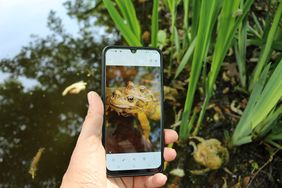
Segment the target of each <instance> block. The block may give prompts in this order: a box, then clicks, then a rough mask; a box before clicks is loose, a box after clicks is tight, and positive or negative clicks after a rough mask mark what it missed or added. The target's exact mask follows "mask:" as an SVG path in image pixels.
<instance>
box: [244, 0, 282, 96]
mask: <svg viewBox="0 0 282 188" xmlns="http://www.w3.org/2000/svg"><path fill="white" fill-rule="evenodd" d="M281 16H282V3H281V2H280V4H279V6H278V8H277V10H276V12H275V16H274V19H273V23H272V26H271V28H270V31H269V33H268V36H267V40H266V44H265V46H264V47H263V49H262V53H261V55H260V58H259V62H258V64H257V66H256V68H255V71H254V74H253V77H252V79H251V82H250V87H249V90H252V88H253V85H254V84H255V83H256V82H257V80H258V78H259V75H260V73H261V71H262V69H263V67H264V66H265V64H266V63H268V60H269V56H270V53H271V46H272V43H273V41H274V37H275V33H276V32H277V29H278V28H279V22H280V19H281Z"/></svg>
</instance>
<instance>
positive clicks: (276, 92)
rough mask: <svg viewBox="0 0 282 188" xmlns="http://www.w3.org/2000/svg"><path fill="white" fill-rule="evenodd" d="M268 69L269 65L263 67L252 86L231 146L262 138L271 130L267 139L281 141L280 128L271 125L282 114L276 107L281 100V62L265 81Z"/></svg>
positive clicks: (281, 128) (281, 108)
mask: <svg viewBox="0 0 282 188" xmlns="http://www.w3.org/2000/svg"><path fill="white" fill-rule="evenodd" d="M269 69H270V64H268V65H267V66H266V67H265V69H264V70H263V72H262V74H261V76H260V79H259V80H258V81H257V82H256V83H255V85H254V88H253V92H252V94H251V96H250V99H249V102H248V105H247V107H246V109H245V111H244V113H243V115H242V117H241V118H240V121H239V123H238V125H237V126H236V129H235V131H234V133H233V136H232V141H231V144H232V146H239V145H242V144H246V143H250V142H252V141H253V140H255V139H257V138H262V137H264V136H265V135H266V134H267V133H269V132H270V131H271V130H272V129H273V130H274V132H272V134H270V135H269V137H268V139H269V140H274V139H279V140H282V136H281V132H282V127H281V126H280V127H275V126H273V123H275V121H276V120H277V118H278V117H279V116H280V115H281V114H282V106H281V105H278V103H279V100H280V99H281V98H282V74H281V72H282V60H281V61H280V62H279V63H278V65H277V67H276V68H275V70H274V71H273V73H272V74H271V76H270V78H269V79H267V77H268V74H269V72H270V71H269ZM274 128H275V129H274ZM275 133H276V135H275ZM277 133H279V134H277Z"/></svg>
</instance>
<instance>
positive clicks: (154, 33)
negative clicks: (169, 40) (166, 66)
mask: <svg viewBox="0 0 282 188" xmlns="http://www.w3.org/2000/svg"><path fill="white" fill-rule="evenodd" d="M158 7H159V0H154V1H153V13H152V26H151V30H152V35H151V45H152V47H157V42H158V30H159V12H158Z"/></svg>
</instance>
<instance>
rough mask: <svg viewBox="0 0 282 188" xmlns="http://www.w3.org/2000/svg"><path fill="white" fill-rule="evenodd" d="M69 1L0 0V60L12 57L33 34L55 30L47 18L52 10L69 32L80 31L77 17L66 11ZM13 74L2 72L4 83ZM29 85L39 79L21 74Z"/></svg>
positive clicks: (0, 73) (0, 74)
mask: <svg viewBox="0 0 282 188" xmlns="http://www.w3.org/2000/svg"><path fill="white" fill-rule="evenodd" d="M65 1H66V0H0V59H3V58H12V57H14V56H15V55H16V54H17V53H18V52H19V51H20V49H21V47H22V46H24V45H27V44H28V42H29V41H31V37H30V36H31V34H34V35H38V36H39V37H44V36H46V35H48V34H50V33H51V31H50V30H49V29H48V28H47V18H48V15H49V12H50V10H54V11H56V13H57V14H56V15H57V16H59V17H60V18H62V20H63V25H64V27H65V29H66V31H67V32H68V33H71V34H75V33H77V31H78V24H77V22H76V20H72V19H71V18H70V17H68V15H67V14H66V9H65V7H64V6H63V5H62V4H63V2H65ZM8 76H9V74H7V73H3V72H0V83H1V82H3V81H4V80H5V79H6V78H7V77H8ZM19 80H20V81H21V82H22V83H23V84H24V86H25V87H26V88H31V87H33V86H35V85H37V84H38V82H37V81H36V80H33V79H28V78H25V77H20V78H19Z"/></svg>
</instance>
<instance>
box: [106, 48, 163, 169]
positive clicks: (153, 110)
mask: <svg viewBox="0 0 282 188" xmlns="http://www.w3.org/2000/svg"><path fill="white" fill-rule="evenodd" d="M104 58H105V59H104V62H105V70H104V71H105V72H104V74H105V127H104V129H105V141H104V144H105V149H106V160H107V169H108V170H110V171H123V170H142V169H157V168H160V167H161V163H162V134H163V133H162V131H163V129H162V98H163V96H162V75H161V74H162V70H161V54H160V53H159V52H158V51H157V50H155V49H143V48H141V49H135V50H132V49H126V48H125V49H124V48H109V49H107V50H106V51H105V54H104Z"/></svg>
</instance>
